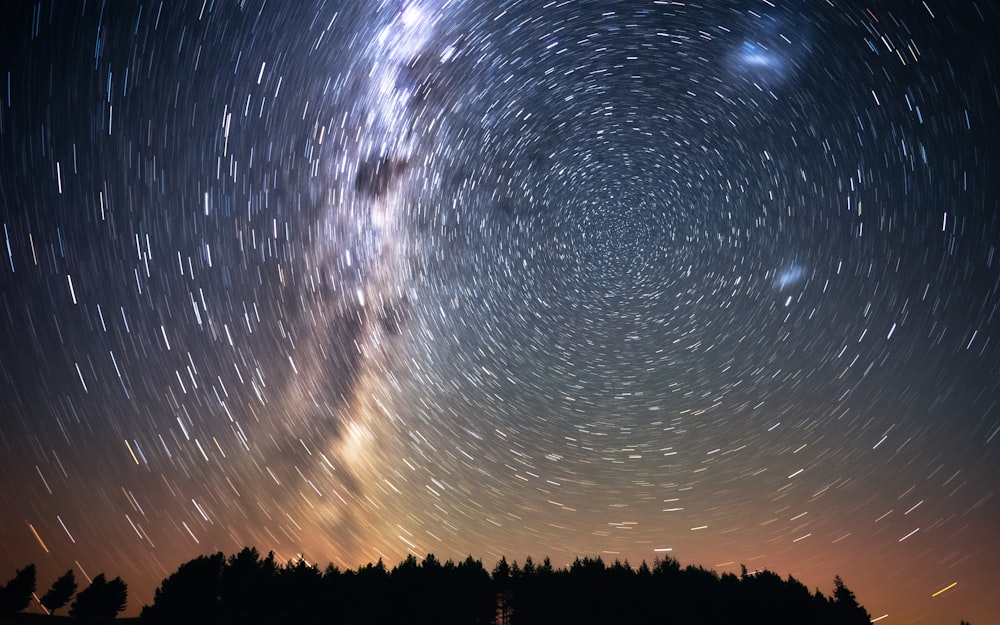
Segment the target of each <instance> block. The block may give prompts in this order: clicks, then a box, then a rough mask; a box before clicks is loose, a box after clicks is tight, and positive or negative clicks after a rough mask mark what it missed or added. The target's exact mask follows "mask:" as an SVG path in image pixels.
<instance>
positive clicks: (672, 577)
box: [0, 547, 968, 625]
mask: <svg viewBox="0 0 1000 625" xmlns="http://www.w3.org/2000/svg"><path fill="white" fill-rule="evenodd" d="M741 568H742V572H741V574H740V575H734V574H732V573H724V574H722V575H720V574H718V573H716V572H715V571H712V570H709V569H705V568H703V567H700V566H687V567H683V568H682V567H681V565H680V563H679V562H678V561H677V560H675V559H673V558H671V557H666V558H663V559H659V558H658V559H656V560H655V561H654V562H653V564H652V565H651V566H650V565H648V564H647V563H646V562H645V561H643V562H642V563H641V564H640V565H639V566H638V567H637V568H635V567H632V566H631V565H630V564H629V563H628V561H625V562H620V561H618V560H615V561H614V562H613V563H611V564H606V563H605V562H604V561H603V560H602V559H601V558H600V557H594V558H590V557H585V558H577V559H576V560H575V561H574V562H573V563H572V564H571V565H569V566H567V567H563V568H556V567H553V565H552V563H551V561H550V560H549V558H545V559H544V560H543V561H542V562H541V563H536V562H535V561H534V560H532V559H531V558H530V557H528V558H526V559H525V560H524V562H523V563H522V564H518V562H517V561H514V562H511V563H508V561H507V559H506V558H502V559H501V560H500V561H499V562H498V563H497V564H496V566H494V567H493V569H492V571H487V569H486V568H485V567H484V566H483V564H482V561H480V560H476V559H473V558H472V556H469V557H467V558H466V559H465V560H462V561H460V562H454V561H452V560H448V561H446V562H442V561H440V560H438V559H437V558H436V557H434V555H432V554H428V555H427V556H426V557H425V558H424V559H423V560H422V561H418V560H417V558H416V557H414V556H413V555H410V556H408V557H407V558H406V559H405V560H404V561H403V562H401V563H399V564H397V565H396V566H395V567H393V568H392V569H391V570H390V569H388V568H387V567H386V566H385V564H384V563H383V562H382V561H381V560H379V561H378V562H377V563H375V564H367V565H365V566H362V567H359V568H357V569H348V570H340V569H339V568H337V567H336V566H334V565H332V564H330V565H328V566H327V567H326V568H325V569H323V570H320V569H319V568H318V567H317V566H316V565H313V564H309V563H307V562H306V561H304V560H301V559H300V560H296V561H289V562H286V563H284V564H281V563H279V562H277V561H276V560H275V556H274V553H273V552H271V553H269V554H268V555H267V556H263V557H262V556H261V554H260V553H259V552H258V551H257V549H255V548H253V547H246V548H244V549H243V550H241V551H240V552H239V553H236V554H234V555H231V556H228V557H227V556H226V555H225V554H223V553H222V552H218V553H214V554H211V555H202V556H198V557H196V558H194V559H193V560H190V561H188V562H185V563H184V564H182V565H180V567H179V568H178V569H177V571H176V572H174V573H173V574H171V575H170V576H169V577H167V578H166V579H164V580H163V581H162V583H161V584H160V586H159V588H157V590H156V593H155V596H154V599H153V603H152V604H151V605H148V606H145V607H144V608H143V609H142V613H141V615H140V617H139V619H138V620H139V622H141V623H149V624H152V625H160V624H167V623H171V624H173V623H182V622H185V621H187V622H196V623H212V624H213V625H257V624H259V625H264V624H268V625H270V624H272V623H290V624H295V625H311V624H316V625H320V624H323V625H376V624H377V625H387V624H396V623H406V624H407V625H425V624H426V625H430V624H432V623H433V624H435V625H555V624H560V625H561V624H563V623H565V624H572V625H608V624H611V623H627V622H636V623H643V624H646V623H662V624H664V625H667V624H669V625H695V624H697V625H722V624H725V625H733V624H739V625H756V624H758V623H759V624H765V623H766V624H767V625H792V624H795V625H800V624H802V623H809V624H811V625H868V624H869V623H871V616H870V615H869V613H868V612H867V610H865V608H864V607H863V606H861V604H859V603H858V600H857V598H856V597H855V595H854V593H853V592H851V590H850V589H848V588H847V586H846V585H844V582H843V581H842V580H841V579H840V577H839V576H838V577H835V578H834V583H833V592H832V594H831V595H830V596H826V595H824V594H823V593H822V592H821V591H820V590H818V589H817V590H815V591H813V592H810V591H809V589H808V588H806V586H805V585H803V584H802V583H801V582H799V581H798V580H796V579H795V578H794V577H792V576H791V575H789V576H788V577H787V578H782V577H781V576H780V575H778V574H777V573H774V572H772V571H769V570H766V569H765V570H760V571H753V572H749V571H747V569H746V568H745V567H741ZM75 591H76V582H75V579H74V577H73V572H72V570H70V571H67V572H66V573H65V574H64V575H63V576H61V577H60V578H59V579H57V580H56V581H55V582H54V583H53V584H52V587H51V588H50V590H49V591H48V592H47V593H45V594H44V596H42V598H41V599H40V600H38V597H37V595H36V594H35V567H34V565H28V566H26V567H24V568H23V569H18V571H17V573H16V574H15V576H14V577H13V578H12V579H11V580H9V581H8V582H7V584H5V585H3V586H0V620H3V619H4V618H6V617H9V616H10V615H13V614H15V613H18V612H21V611H22V610H25V609H26V608H27V607H28V605H29V603H30V602H31V599H32V597H34V598H35V599H36V600H38V601H39V603H40V604H41V605H43V606H44V607H45V609H46V611H47V612H48V613H50V614H51V613H53V612H54V611H55V610H57V609H59V608H62V607H63V606H65V605H67V604H68V603H69V600H70V599H71V598H72V596H73V594H74V593H75ZM126 598H127V586H126V585H125V583H124V582H122V581H121V579H119V578H117V577H116V578H115V579H113V580H110V581H108V580H106V579H105V577H104V575H103V574H101V575H98V576H97V577H95V578H94V579H93V580H92V582H91V584H90V585H89V586H88V587H87V588H85V589H84V590H82V591H80V593H78V594H76V600H75V601H74V602H73V604H72V607H71V609H70V611H69V615H70V616H71V617H74V620H77V621H80V622H87V623H100V622H108V621H111V620H113V619H114V618H115V617H116V615H118V614H119V613H120V612H121V611H122V610H123V609H124V608H125V605H126ZM4 622H7V621H4ZM962 625H968V624H967V623H965V621H963V622H962Z"/></svg>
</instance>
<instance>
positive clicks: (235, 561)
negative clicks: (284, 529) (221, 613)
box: [220, 547, 281, 625]
mask: <svg viewBox="0 0 1000 625" xmlns="http://www.w3.org/2000/svg"><path fill="white" fill-rule="evenodd" d="M277 571H278V565H277V563H275V561H274V552H273V551H272V552H270V553H268V554H267V557H266V558H261V557H260V553H258V551H257V550H256V549H255V548H253V547H246V548H244V549H243V550H242V551H240V552H239V553H237V554H236V555H234V556H230V558H229V560H228V561H227V562H226V567H225V568H224V569H223V570H222V577H221V580H220V582H221V586H220V596H221V599H222V603H223V605H224V608H225V612H226V614H227V615H228V616H229V618H230V619H231V620H232V622H234V623H239V624H241V625H252V624H254V623H271V622H275V621H276V620H277V618H278V614H279V612H280V610H281V606H279V605H277V602H276V601H275V600H274V598H275V595H276V591H277V588H276V583H275V582H276V580H277Z"/></svg>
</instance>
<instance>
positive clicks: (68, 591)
mask: <svg viewBox="0 0 1000 625" xmlns="http://www.w3.org/2000/svg"><path fill="white" fill-rule="evenodd" d="M75 593H76V578H75V577H74V576H73V569H70V570H68V571H66V572H65V573H64V574H63V575H62V577H60V578H59V579H57V580H56V581H54V582H52V587H51V588H49V590H48V592H46V593H45V595H44V596H42V605H43V606H45V609H46V610H48V611H49V614H55V612H56V610H58V609H59V608H61V607H63V606H65V605H66V604H67V603H69V600H70V599H72V598H73V595H74V594H75Z"/></svg>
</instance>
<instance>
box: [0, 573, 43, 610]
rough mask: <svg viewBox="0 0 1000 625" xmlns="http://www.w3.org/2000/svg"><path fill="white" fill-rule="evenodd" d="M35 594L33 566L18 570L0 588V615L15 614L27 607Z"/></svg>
mask: <svg viewBox="0 0 1000 625" xmlns="http://www.w3.org/2000/svg"><path fill="white" fill-rule="evenodd" d="M34 592H35V565H34V564H29V565H28V566H26V567H24V568H23V569H18V570H17V572H16V573H15V574H14V577H12V578H11V579H10V581H8V582H7V584H6V585H4V586H3V587H2V588H0V614H16V613H17V612H20V611H21V610H23V609H25V608H26V607H28V604H29V603H31V595H32V593H34Z"/></svg>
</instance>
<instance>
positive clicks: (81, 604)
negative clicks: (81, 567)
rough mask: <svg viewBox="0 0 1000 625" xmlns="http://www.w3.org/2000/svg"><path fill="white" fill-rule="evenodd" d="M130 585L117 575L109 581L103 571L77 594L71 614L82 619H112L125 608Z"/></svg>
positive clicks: (93, 620) (95, 621) (91, 620)
mask: <svg viewBox="0 0 1000 625" xmlns="http://www.w3.org/2000/svg"><path fill="white" fill-rule="evenodd" d="M127 600H128V586H127V585H126V584H125V582H123V581H122V580H121V578H120V577H116V578H114V579H113V580H111V581H108V580H107V579H106V578H105V577H104V573H101V574H100V575H98V576H97V577H95V578H94V581H92V582H91V583H90V586H87V587H86V588H84V589H83V590H81V591H80V593H79V594H78V595H77V596H76V601H74V602H73V605H72V606H70V609H69V615H70V616H72V617H73V618H76V619H79V620H81V621H88V622H91V623H100V622H104V621H110V620H113V619H114V618H115V616H117V615H118V613H119V612H121V611H122V610H124V609H125V603H126V601H127Z"/></svg>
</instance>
